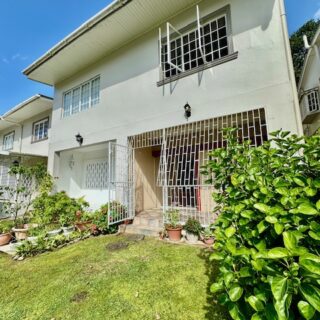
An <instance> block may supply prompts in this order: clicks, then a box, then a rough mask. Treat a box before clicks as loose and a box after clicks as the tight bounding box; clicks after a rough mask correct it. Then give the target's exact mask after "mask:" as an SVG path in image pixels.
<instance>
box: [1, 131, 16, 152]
mask: <svg viewBox="0 0 320 320" xmlns="http://www.w3.org/2000/svg"><path fill="white" fill-rule="evenodd" d="M9 136H12V146H11V148H8V149H7V148H5V139H6V138H7V137H9ZM14 137H15V131H14V130H13V131H10V132H9V133H7V134H5V135H3V141H2V150H3V151H10V150H13V147H14Z"/></svg>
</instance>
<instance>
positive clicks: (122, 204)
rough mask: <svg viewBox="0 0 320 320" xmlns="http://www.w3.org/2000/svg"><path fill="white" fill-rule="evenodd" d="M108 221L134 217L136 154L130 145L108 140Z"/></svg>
mask: <svg viewBox="0 0 320 320" xmlns="http://www.w3.org/2000/svg"><path fill="white" fill-rule="evenodd" d="M107 152H108V174H107V181H108V182H107V185H108V192H109V197H108V198H109V204H108V221H109V225H113V224H116V223H119V222H122V221H125V220H129V219H133V217H134V155H133V149H132V148H130V147H128V146H123V145H119V144H117V143H114V142H108V146H107Z"/></svg>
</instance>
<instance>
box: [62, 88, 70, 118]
mask: <svg viewBox="0 0 320 320" xmlns="http://www.w3.org/2000/svg"><path fill="white" fill-rule="evenodd" d="M70 112H71V92H67V93H65V95H64V99H63V117H67V116H69V115H70Z"/></svg>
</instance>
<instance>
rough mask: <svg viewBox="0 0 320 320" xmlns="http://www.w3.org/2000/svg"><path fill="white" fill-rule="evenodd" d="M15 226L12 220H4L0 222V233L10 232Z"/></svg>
mask: <svg viewBox="0 0 320 320" xmlns="http://www.w3.org/2000/svg"><path fill="white" fill-rule="evenodd" d="M13 227H14V224H13V222H12V221H2V222H0V234H3V233H9V232H11V229H12V228H13Z"/></svg>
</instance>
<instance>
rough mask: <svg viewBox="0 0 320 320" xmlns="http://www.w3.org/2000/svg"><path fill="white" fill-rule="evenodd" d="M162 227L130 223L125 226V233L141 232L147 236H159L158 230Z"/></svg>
mask: <svg viewBox="0 0 320 320" xmlns="http://www.w3.org/2000/svg"><path fill="white" fill-rule="evenodd" d="M161 231H162V228H157V227H149V226H137V225H134V224H130V225H127V226H126V229H125V233H127V234H143V235H145V236H149V237H159V232H161Z"/></svg>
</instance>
